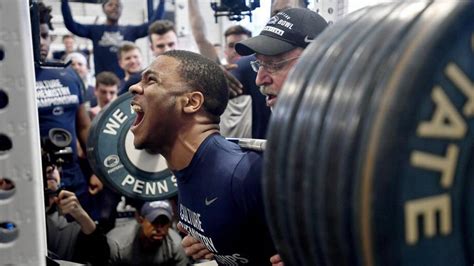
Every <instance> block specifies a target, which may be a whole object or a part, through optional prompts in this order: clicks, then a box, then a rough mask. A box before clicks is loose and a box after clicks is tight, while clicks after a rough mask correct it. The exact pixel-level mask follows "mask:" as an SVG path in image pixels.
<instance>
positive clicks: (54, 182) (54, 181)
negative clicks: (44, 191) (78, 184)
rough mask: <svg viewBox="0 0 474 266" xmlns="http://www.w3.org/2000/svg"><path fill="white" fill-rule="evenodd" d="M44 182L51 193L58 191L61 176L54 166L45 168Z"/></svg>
mask: <svg viewBox="0 0 474 266" xmlns="http://www.w3.org/2000/svg"><path fill="white" fill-rule="evenodd" d="M46 182H47V184H48V189H50V190H51V191H56V190H58V188H59V184H60V182H61V176H60V175H59V171H58V168H57V167H56V166H47V167H46Z"/></svg>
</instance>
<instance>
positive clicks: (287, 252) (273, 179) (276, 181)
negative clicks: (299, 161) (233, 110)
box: [263, 12, 362, 265]
mask: <svg viewBox="0 0 474 266" xmlns="http://www.w3.org/2000/svg"><path fill="white" fill-rule="evenodd" d="M361 15H362V13H361V12H357V13H354V14H353V15H352V16H351V19H350V21H347V22H346V23H341V24H338V25H334V26H333V29H335V30H336V29H338V30H344V29H345V28H346V27H347V26H350V25H351V23H352V22H353V21H356V20H357V19H358V18H359V17H360V16H361ZM321 35H322V37H319V38H318V39H317V40H323V41H316V43H318V45H314V46H312V47H313V48H308V49H307V51H305V54H307V55H306V56H305V54H303V55H302V56H301V59H300V60H299V61H298V63H297V64H296V65H295V67H294V70H292V72H291V73H290V74H289V75H288V80H287V81H286V83H285V85H284V86H283V88H282V91H281V92H280V94H279V99H278V104H277V107H276V108H275V111H274V112H273V114H272V119H273V120H274V121H277V122H273V123H272V122H271V123H270V126H269V131H268V132H269V133H268V139H269V144H267V147H268V146H270V148H268V149H272V152H271V153H270V152H266V153H265V165H266V167H265V173H264V178H263V188H264V200H265V204H266V213H267V218H268V221H269V223H270V230H271V233H272V237H273V239H274V242H276V245H277V249H278V251H279V252H280V253H281V254H280V255H281V256H282V258H283V259H284V261H285V262H287V264H289V265H304V264H302V263H305V262H306V263H308V262H309V261H313V262H314V263H311V264H313V265H314V264H318V265H319V264H320V263H319V262H320V261H321V259H320V258H319V259H318V258H317V257H316V256H317V255H318V254H319V253H317V252H314V253H311V252H307V253H299V252H300V251H306V250H307V249H308V245H309V244H311V241H306V242H305V241H304V239H302V238H301V239H298V237H297V236H295V235H294V234H293V233H292V232H291V230H294V229H295V227H294V225H292V224H289V223H288V219H291V218H300V219H303V218H304V217H303V216H299V215H298V214H295V213H294V212H295V211H297V209H294V208H293V207H292V206H290V207H288V208H287V207H286V206H287V204H288V198H286V197H282V196H286V194H285V193H282V191H285V190H286V186H287V183H286V182H287V176H286V169H287V167H288V166H287V164H286V162H288V161H287V160H285V159H284V158H289V156H288V150H289V148H290V147H289V146H288V144H289V142H288V139H289V138H290V137H291V136H292V134H293V133H292V124H291V122H292V121H293V119H294V115H295V112H296V110H297V108H298V106H299V102H300V101H301V96H302V95H303V92H304V90H305V89H306V87H307V86H306V82H307V81H308V79H307V77H308V76H309V75H311V73H312V68H313V66H312V64H315V63H316V62H317V60H315V58H316V59H318V58H320V57H321V56H322V55H323V54H324V52H325V51H326V50H327V49H328V47H330V46H331V43H332V42H333V39H334V40H335V39H337V38H339V37H340V36H338V35H332V36H331V37H328V36H326V35H327V33H325V32H323V33H322V34H321ZM281 124H285V126H284V127H281V126H280V125H281ZM276 160H279V161H280V162H282V163H279V164H276V165H275V164H274V163H273V162H275V161H276ZM300 196H301V195H300ZM299 200H302V201H304V198H302V197H301V198H300V199H299ZM300 210H301V209H300ZM299 225H300V226H301V225H302V223H299ZM295 253H297V254H295ZM311 264H309V265H311Z"/></svg>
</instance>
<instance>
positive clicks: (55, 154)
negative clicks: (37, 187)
mask: <svg viewBox="0 0 474 266" xmlns="http://www.w3.org/2000/svg"><path fill="white" fill-rule="evenodd" d="M71 142H72V135H71V133H70V132H69V131H67V130H65V129H62V128H52V129H50V130H49V132H48V136H46V137H42V138H41V163H42V168H43V181H44V189H45V203H46V204H47V202H48V198H49V197H50V196H57V195H58V194H59V192H61V190H62V185H61V184H58V189H55V190H51V189H49V188H48V183H47V177H48V174H49V173H48V172H49V171H54V169H55V167H58V170H59V173H60V174H61V166H62V165H63V164H65V163H70V162H72V160H73V150H72V148H71ZM72 145H75V143H74V144H72Z"/></svg>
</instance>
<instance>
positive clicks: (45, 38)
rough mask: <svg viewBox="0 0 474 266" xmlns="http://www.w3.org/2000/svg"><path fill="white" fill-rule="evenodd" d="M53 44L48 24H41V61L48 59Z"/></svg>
mask: <svg viewBox="0 0 474 266" xmlns="http://www.w3.org/2000/svg"><path fill="white" fill-rule="evenodd" d="M50 45H51V35H49V28H48V24H40V55H41V61H44V60H46V57H48V53H49V46H50Z"/></svg>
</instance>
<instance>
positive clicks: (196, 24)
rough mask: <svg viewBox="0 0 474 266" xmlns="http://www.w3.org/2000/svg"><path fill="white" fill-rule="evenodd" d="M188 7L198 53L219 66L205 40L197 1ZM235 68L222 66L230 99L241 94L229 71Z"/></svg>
mask: <svg viewBox="0 0 474 266" xmlns="http://www.w3.org/2000/svg"><path fill="white" fill-rule="evenodd" d="M188 7H189V23H190V24H191V31H192V33H193V37H194V40H195V41H196V44H197V46H198V49H199V53H200V54H202V55H203V56H205V57H207V58H209V59H211V60H213V61H214V62H217V63H219V64H220V61H219V56H218V55H217V52H216V49H214V45H212V43H211V42H210V41H209V40H208V39H207V38H206V24H205V23H204V19H203V17H202V15H201V12H200V11H199V7H198V2H197V0H188ZM235 67H236V66H233V65H228V66H222V68H223V70H224V74H225V76H226V79H227V84H228V85H229V91H230V97H235V96H238V95H240V94H242V84H241V83H240V81H239V80H237V79H236V78H235V77H234V76H233V75H232V74H231V73H230V72H229V71H230V70H232V69H234V68H235Z"/></svg>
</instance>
